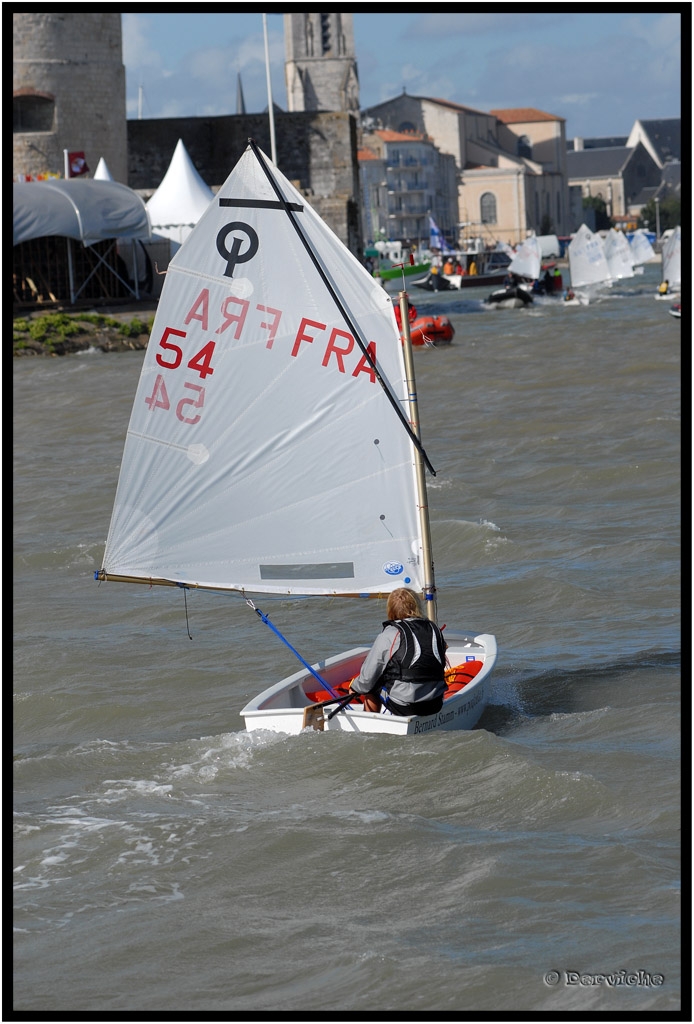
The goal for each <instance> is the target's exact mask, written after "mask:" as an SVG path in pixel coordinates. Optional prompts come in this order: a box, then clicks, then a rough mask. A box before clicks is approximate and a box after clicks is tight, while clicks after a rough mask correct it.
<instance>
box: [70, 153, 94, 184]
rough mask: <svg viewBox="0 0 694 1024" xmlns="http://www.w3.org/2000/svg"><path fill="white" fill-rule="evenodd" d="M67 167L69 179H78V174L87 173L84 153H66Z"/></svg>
mask: <svg viewBox="0 0 694 1024" xmlns="http://www.w3.org/2000/svg"><path fill="white" fill-rule="evenodd" d="M67 165H68V168H69V172H70V173H69V175H68V177H70V178H79V176H80V174H88V173H89V168H88V167H87V161H86V160H85V158H84V153H68V155H67Z"/></svg>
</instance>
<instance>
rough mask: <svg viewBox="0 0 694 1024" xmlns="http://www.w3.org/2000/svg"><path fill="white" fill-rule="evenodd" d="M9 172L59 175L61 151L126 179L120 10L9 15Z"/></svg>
mask: <svg viewBox="0 0 694 1024" xmlns="http://www.w3.org/2000/svg"><path fill="white" fill-rule="evenodd" d="M12 42H13V80H12V94H13V95H12V99H13V103H12V128H13V158H12V169H13V174H14V175H15V176H19V175H24V176H27V177H28V176H31V177H32V178H34V177H37V176H39V175H52V176H61V177H62V176H63V174H64V171H65V158H64V150H68V151H69V152H83V153H84V154H85V157H86V161H87V166H88V167H89V168H90V169H91V171H92V172H93V171H95V170H96V167H97V165H98V163H99V160H100V159H101V158H103V159H104V160H105V161H106V163H107V164H108V167H109V169H110V171H111V174H112V176H113V178H114V179H115V180H116V181H120V182H122V183H123V184H127V180H128V154H127V132H126V126H125V125H126V115H125V67H124V66H123V54H122V36H121V15H120V14H103V13H99V14H95V13H91V12H89V11H80V12H79V14H76V13H74V12H73V13H59V14H47V13H40V14H39V13H28V14H16V13H14V14H13V15H12Z"/></svg>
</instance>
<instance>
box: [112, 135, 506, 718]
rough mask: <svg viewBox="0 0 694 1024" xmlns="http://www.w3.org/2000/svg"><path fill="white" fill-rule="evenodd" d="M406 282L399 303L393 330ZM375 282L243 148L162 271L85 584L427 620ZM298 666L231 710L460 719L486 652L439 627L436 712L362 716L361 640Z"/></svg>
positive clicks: (384, 306)
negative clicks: (416, 602)
mask: <svg viewBox="0 0 694 1024" xmlns="http://www.w3.org/2000/svg"><path fill="white" fill-rule="evenodd" d="M407 308H408V303H407V293H406V292H404V291H403V292H402V293H401V295H400V309H401V314H402V321H403V323H404V324H406V325H408V316H407ZM404 333H405V335H406V343H405V344H402V343H401V340H400V335H399V332H398V328H397V325H396V321H395V316H394V314H393V306H392V300H391V298H390V297H389V296H388V294H387V293H386V292H385V290H384V289H383V288H382V287H381V286H380V285H379V284H378V283H377V282H376V281H375V280H374V278H373V277H371V275H370V274H369V273H368V271H367V270H366V269H365V268H364V267H363V266H362V265H361V264H360V263H359V261H358V260H357V259H356V258H355V257H354V256H353V255H352V254H351V253H350V252H349V250H348V249H347V248H346V247H345V246H344V245H343V244H342V242H341V241H340V240H339V239H338V238H337V237H336V236H335V235H334V234H333V232H332V231H331V230H330V229H329V228H328V227H327V225H326V224H325V223H324V222H323V221H322V220H321V218H320V217H319V216H318V215H317V214H316V213H315V211H314V210H313V209H312V208H311V207H310V206H309V204H308V203H307V202H306V200H305V198H304V197H303V196H302V195H301V194H300V193H299V192H298V191H297V189H295V188H294V186H293V185H292V184H291V183H290V182H289V181H288V179H287V178H285V177H284V176H283V175H282V174H281V172H280V171H279V170H278V169H277V167H275V166H274V164H272V163H271V161H269V160H268V158H267V157H266V156H265V154H263V153H262V152H261V151H260V149H259V148H258V147H257V146H256V144H255V143H254V142H253V141H252V140H250V142H249V146H248V148H247V149H246V151H245V152H244V154H243V156H242V157H241V159H240V160H239V162H238V163H237V165H236V167H235V168H234V170H233V171H232V173H231V174H230V176H229V178H228V179H227V181H226V182H225V183H224V185H223V186H222V187H221V189H220V190H219V192H218V193H217V194H216V196H215V197H214V199H213V201H212V202H211V203H210V205H209V207H208V209H207V210H206V211H205V213H204V214H203V215H202V217H201V218H200V220H199V221H198V223H197V225H196V226H195V228H194V229H193V231H192V232H191V234H190V235H189V236H188V238H187V239H186V240H185V241H184V243H183V245H182V246H181V248H180V249H179V250H178V251H177V252H176V254H175V255H174V257H173V259H172V260H171V262H170V264H169V269H168V271H167V277H166V280H165V283H164V288H163V290H162V295H161V299H160V301H159V305H158V309H157V313H156V318H155V321H154V325H153V329H152V334H151V338H150V342H149V345H148V347H147V350H146V353H145V358H144V362H143V367H142V373H141V376H140V381H139V384H138V388H137V392H136V395H135V401H134V405H133V409H132V413H131V417H130V423H129V426H128V432H127V437H126V442H125V448H124V453H123V460H122V465H121V470H120V476H119V480H118V487H117V492H116V497H115V503H114V508H113V513H112V518H111V524H110V527H109V532H108V537H107V541H106V549H105V552H104V559H103V567H102V568H101V569H100V570H98V571H97V572H96V573H95V574H94V575H95V578H96V579H97V580H116V581H121V582H130V583H143V584H146V585H163V586H177V587H180V588H183V589H184V590H186V589H193V588H202V589H210V590H221V591H230V592H233V591H235V592H240V593H241V595H243V596H244V597H246V595H248V594H266V595H267V594H272V595H286V596H288V597H289V596H291V595H323V596H333V595H344V596H353V597H382V598H383V597H385V596H387V594H388V593H389V592H390V591H392V590H394V589H396V588H397V587H401V586H407V587H410V588H411V589H413V590H414V591H416V592H418V593H420V594H421V595H423V597H424V606H425V610H426V614H427V615H428V617H429V618H430V619H433V620H435V619H436V588H435V584H434V576H433V561H432V555H431V542H430V535H429V522H428V509H427V500H426V484H425V467H428V468H429V470H430V471H431V470H432V467H431V465H430V463H429V460H428V458H427V456H426V453H425V451H424V449H423V447H422V444H421V440H420V437H419V421H418V412H417V404H416V390H415V384H414V371H413V357H412V350H411V346H410V344H409V328H408V327H406V328H405V331H404ZM246 599H247V603H248V604H249V606H250V607H251V608H252V609H253V610H254V611H255V612H256V613H257V614H258V615H259V616H260V617H261V619H262V620H263V621H264V622H265V623H266V624H267V625H269V626H270V627H271V628H272V629H273V631H274V632H275V633H276V634H277V635H278V636H279V637H280V639H281V640H282V641H283V642H284V643H285V644H287V646H289V647H290V648H291V649H292V651H293V653H294V654H296V656H297V657H298V658H299V660H300V661H301V663H302V665H303V668H302V669H301V670H300V671H298V672H297V673H295V674H294V675H292V676H290V677H289V678H287V679H283V680H281V681H280V682H278V683H275V684H274V685H273V686H270V687H269V688H268V689H266V690H264V691H263V692H262V693H260V694H259V695H258V696H257V697H255V698H254V699H253V700H251V701H250V702H249V703H248V704H246V706H245V707H244V708H243V709H242V711H241V715H242V717H243V718H244V720H245V725H246V728H247V729H249V730H251V729H270V730H273V731H278V732H287V733H297V732H299V731H301V729H303V728H306V727H307V726H310V727H313V728H319V729H326V728H327V729H342V730H346V731H352V732H382V733H392V734H409V733H423V732H429V731H431V730H438V729H469V728H472V727H473V726H474V725H475V724H476V722H477V721H478V719H479V717H480V715H481V714H482V711H483V710H484V707H485V704H486V699H487V689H488V681H489V677H490V674H491V672H492V669H493V667H494V663H495V660H496V642H495V639H494V637H493V636H491V635H489V634H479V635H475V634H474V633H472V632H470V633H466V632H451V631H448V630H447V631H446V633H445V636H446V640H447V642H448V645H449V646H448V651H447V656H448V660H449V669H448V675H447V681H448V684H449V686H448V690H447V694H446V698H447V699H446V700H445V702H444V705H443V708H442V710H441V711H440V712H438V713H437V714H436V715H431V716H427V717H421V716H412V717H410V718H399V717H397V716H391V715H390V714H386V713H381V714H376V713H371V712H367V711H365V710H363V706H362V705H361V703H357V699H356V698H354V697H352V698H351V701H352V703H350V704H349V706H347V705H346V703H345V700H346V697H345V691H346V689H347V687H348V685H349V681H350V679H352V678H353V677H354V676H355V675H356V674H357V673H358V672H359V669H360V667H361V664H362V661H363V660H364V658H365V656H366V653H367V651H368V648H367V647H354V648H352V649H350V650H348V651H346V652H344V653H342V654H340V655H337V656H336V657H333V658H329V659H327V660H326V661H324V662H319V663H317V664H315V665H310V664H309V663H308V662H306V661H304V659H303V658H302V656H301V655H300V654H299V653H298V652H297V651H296V650H295V649H294V648H293V647H292V645H291V644H290V643H289V642H288V641H287V640H286V639H285V638H284V637H283V636H282V634H281V633H280V632H279V630H278V629H277V628H276V627H275V626H274V624H273V623H272V622H270V619H269V617H268V616H267V615H265V614H264V613H263V612H262V611H261V610H260V609H259V608H257V607H256V606H255V604H254V602H253V601H252V600H250V599H248V598H246Z"/></svg>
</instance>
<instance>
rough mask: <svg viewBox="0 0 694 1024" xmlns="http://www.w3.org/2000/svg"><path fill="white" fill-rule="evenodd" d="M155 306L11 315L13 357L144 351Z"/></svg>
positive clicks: (142, 305) (151, 304) (33, 311)
mask: <svg viewBox="0 0 694 1024" xmlns="http://www.w3.org/2000/svg"><path fill="white" fill-rule="evenodd" d="M155 309H156V304H155V303H150V304H139V305H138V306H131V307H128V308H127V309H126V308H123V307H118V308H111V309H100V310H94V309H89V310H80V311H79V312H72V311H71V312H66V311H65V310H56V311H52V312H43V311H42V312H37V311H35V310H32V311H30V312H26V313H19V314H15V315H14V317H13V342H12V354H13V355H14V356H51V357H55V356H66V355H72V354H76V353H79V352H87V351H89V350H98V351H100V352H131V351H142V350H143V349H145V348H147V343H148V341H149V335H150V332H151V330H152V324H153V322H154V310H155Z"/></svg>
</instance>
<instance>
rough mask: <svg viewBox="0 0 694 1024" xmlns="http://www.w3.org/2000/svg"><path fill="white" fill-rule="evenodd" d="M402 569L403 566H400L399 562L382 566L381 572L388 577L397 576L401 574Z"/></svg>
mask: <svg viewBox="0 0 694 1024" xmlns="http://www.w3.org/2000/svg"><path fill="white" fill-rule="evenodd" d="M404 568H405V566H404V565H402V563H401V562H386V564H385V565H384V566H383V571H384V572H385V573H387V575H388V576H399V575H400V573H401V572H403V570H404Z"/></svg>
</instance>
